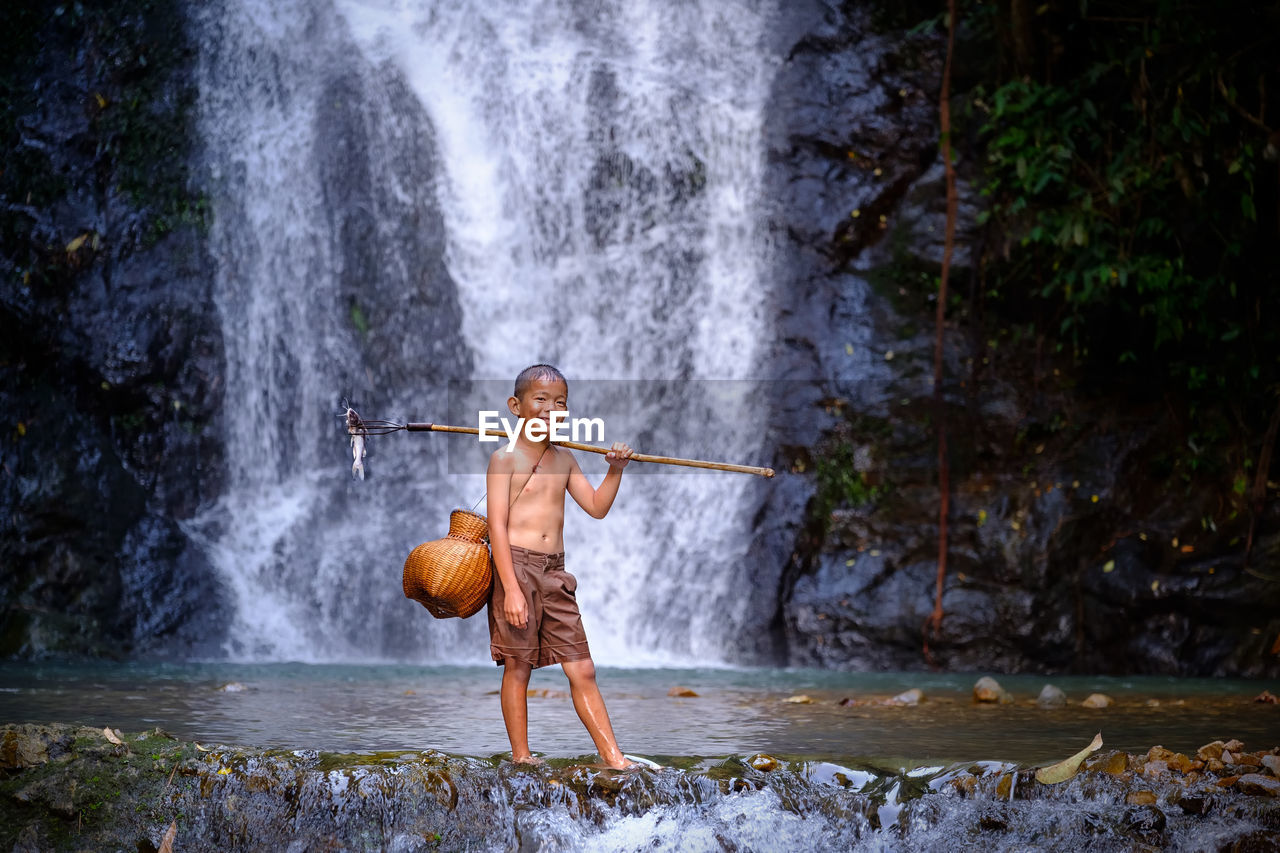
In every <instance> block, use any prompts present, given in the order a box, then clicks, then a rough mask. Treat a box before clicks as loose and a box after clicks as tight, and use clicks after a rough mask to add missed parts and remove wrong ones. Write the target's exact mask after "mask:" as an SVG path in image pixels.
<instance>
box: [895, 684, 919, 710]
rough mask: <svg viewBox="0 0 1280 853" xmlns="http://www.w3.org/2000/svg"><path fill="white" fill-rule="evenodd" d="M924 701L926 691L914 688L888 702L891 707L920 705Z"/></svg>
mask: <svg viewBox="0 0 1280 853" xmlns="http://www.w3.org/2000/svg"><path fill="white" fill-rule="evenodd" d="M923 701H924V691H923V690H921V689H920V688H919V687H912V688H911V689H910V690H904V691H903V692H901V693H899V694H898V695H897V696H894V697H893V698H892V699H890V700H889V701H888V703H887V704H889V705H908V706H914V705H919V704H920V703H921V702H923Z"/></svg>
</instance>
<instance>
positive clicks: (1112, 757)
mask: <svg viewBox="0 0 1280 853" xmlns="http://www.w3.org/2000/svg"><path fill="white" fill-rule="evenodd" d="M1085 769H1086V770H1089V771H1093V772H1099V773H1109V774H1111V775H1112V776H1119V775H1120V774H1121V773H1124V772H1126V771H1127V770H1128V769H1129V756H1128V754H1126V753H1123V752H1112V753H1104V754H1103V755H1100V756H1098V757H1097V758H1093V759H1089V760H1088V761H1086V762H1085Z"/></svg>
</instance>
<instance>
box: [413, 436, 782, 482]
mask: <svg viewBox="0 0 1280 853" xmlns="http://www.w3.org/2000/svg"><path fill="white" fill-rule="evenodd" d="M404 428H405V429H406V430H408V431H409V432H463V433H466V434H467V435H479V434H480V430H479V429H478V428H476V427H459V426H447V425H445V424H405V425H404ZM551 443H552V444H554V445H555V446H556V447H568V448H569V449H570V450H584V451H586V452H587V453H600V454H605V453H608V452H609V448H607V447H596V446H595V445H594V444H583V443H582V442H579V441H552V442H551ZM631 461H633V462H656V463H658V464H660V465H683V466H684V467H686V468H710V469H712V470H715V471H735V472H737V473H739V474H756V475H758V476H761V477H765V478H766V479H767V478H771V477H772V476H773V473H774V471H773V469H772V468H760V467H757V466H755V465H734V464H732V463H730V462H707V461H705V460H703V459H681V458H680V457H678V456H654V455H652V454H649V453H632V454H631Z"/></svg>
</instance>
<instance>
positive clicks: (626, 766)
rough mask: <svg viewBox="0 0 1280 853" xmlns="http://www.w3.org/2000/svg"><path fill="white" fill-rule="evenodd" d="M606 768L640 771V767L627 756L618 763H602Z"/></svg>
mask: <svg viewBox="0 0 1280 853" xmlns="http://www.w3.org/2000/svg"><path fill="white" fill-rule="evenodd" d="M600 763H601V764H603V765H604V766H605V767H608V768H609V769H610V770H639V769H640V765H639V764H637V763H636V762H634V761H631V760H630V759H628V758H627V757H626V756H625V755H624V756H622V758H620V759H618V760H617V761H601V762H600Z"/></svg>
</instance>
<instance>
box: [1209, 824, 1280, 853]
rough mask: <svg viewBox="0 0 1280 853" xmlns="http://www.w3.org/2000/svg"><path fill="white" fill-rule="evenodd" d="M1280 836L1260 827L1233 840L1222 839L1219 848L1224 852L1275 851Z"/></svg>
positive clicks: (1250, 852)
mask: <svg viewBox="0 0 1280 853" xmlns="http://www.w3.org/2000/svg"><path fill="white" fill-rule="evenodd" d="M1278 845H1280V838H1278V837H1277V834H1276V833H1274V832H1267V831H1266V830H1263V829H1259V830H1257V831H1256V832H1247V833H1245V834H1244V835H1241V836H1239V837H1238V838H1236V839H1234V840H1232V841H1220V842H1219V844H1218V849H1219V850H1221V851H1224V853H1275V851H1276V848H1277V846H1278Z"/></svg>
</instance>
